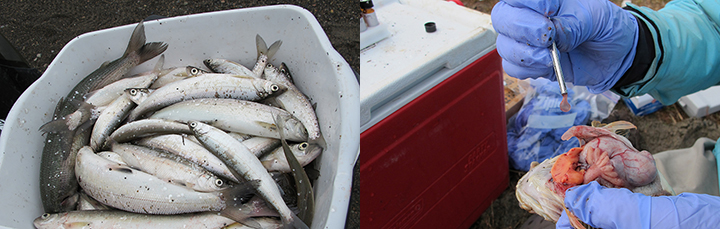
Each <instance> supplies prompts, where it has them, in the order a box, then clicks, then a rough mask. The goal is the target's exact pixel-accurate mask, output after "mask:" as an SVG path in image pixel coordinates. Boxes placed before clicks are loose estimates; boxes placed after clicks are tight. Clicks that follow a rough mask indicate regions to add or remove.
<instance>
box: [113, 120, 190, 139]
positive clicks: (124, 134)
mask: <svg viewBox="0 0 720 229" xmlns="http://www.w3.org/2000/svg"><path fill="white" fill-rule="evenodd" d="M162 134H193V132H192V130H190V128H188V126H187V125H186V124H183V123H179V122H175V121H169V120H163V119H153V118H150V119H141V120H137V121H134V122H128V123H126V124H125V125H122V126H120V127H119V128H118V129H117V130H115V132H113V133H112V134H110V137H108V141H109V142H111V143H112V142H119V143H122V142H128V141H131V140H133V139H138V138H143V137H148V136H153V135H162Z"/></svg>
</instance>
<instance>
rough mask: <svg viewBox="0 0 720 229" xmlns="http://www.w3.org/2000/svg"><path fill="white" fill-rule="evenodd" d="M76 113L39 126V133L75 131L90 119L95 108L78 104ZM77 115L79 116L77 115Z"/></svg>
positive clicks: (87, 104) (82, 103) (85, 104)
mask: <svg viewBox="0 0 720 229" xmlns="http://www.w3.org/2000/svg"><path fill="white" fill-rule="evenodd" d="M80 103H81V104H80V107H79V108H78V110H77V111H75V112H73V113H72V114H69V115H66V116H64V117H60V118H57V119H55V120H53V121H50V122H47V123H45V124H43V125H42V126H40V129H39V130H40V131H42V132H45V133H57V132H61V131H72V130H75V129H76V128H77V127H78V126H80V125H81V124H83V123H85V122H87V121H88V120H90V119H92V118H93V117H92V110H93V109H95V106H93V105H92V104H89V103H86V102H80ZM77 114H79V116H78V115H77Z"/></svg>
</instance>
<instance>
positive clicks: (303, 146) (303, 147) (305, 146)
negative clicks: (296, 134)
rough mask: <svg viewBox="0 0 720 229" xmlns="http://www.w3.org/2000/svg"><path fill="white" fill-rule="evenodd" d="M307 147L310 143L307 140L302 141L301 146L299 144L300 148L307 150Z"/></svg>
mask: <svg viewBox="0 0 720 229" xmlns="http://www.w3.org/2000/svg"><path fill="white" fill-rule="evenodd" d="M307 147H308V143H307V142H303V143H300V146H298V148H299V149H300V150H305V149H307Z"/></svg>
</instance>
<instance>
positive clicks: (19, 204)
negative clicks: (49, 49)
mask: <svg viewBox="0 0 720 229" xmlns="http://www.w3.org/2000/svg"><path fill="white" fill-rule="evenodd" d="M134 27H135V25H126V26H120V27H116V28H111V29H106V30H100V31H95V32H91V33H87V34H83V35H80V36H78V37H76V38H75V39H73V40H72V41H70V42H69V43H68V44H67V45H65V47H64V48H63V49H62V50H61V51H60V52H59V53H58V55H57V57H56V58H55V60H53V62H52V63H51V64H50V65H49V66H48V68H47V70H46V71H45V73H44V74H43V75H42V77H41V78H40V79H38V81H37V82H35V83H34V84H33V85H31V86H30V87H29V88H28V89H27V91H25V93H23V94H22V96H20V98H19V99H18V101H17V102H16V103H15V105H14V106H13V108H12V110H11V111H10V113H9V114H8V116H7V120H6V123H5V127H4V129H3V130H2V134H1V135H0V152H2V154H0V196H2V199H1V200H0V227H10V228H33V225H32V221H33V220H34V219H35V218H36V217H38V216H40V215H42V214H43V209H42V203H41V200H40V191H39V190H40V189H39V188H38V186H39V176H40V175H39V171H40V168H39V166H40V158H41V154H42V149H43V142H44V140H45V137H43V136H41V133H40V132H39V131H38V128H39V127H40V125H42V124H43V123H45V122H47V121H50V120H51V117H52V115H53V109H54V107H55V105H56V104H57V102H58V99H60V98H61V97H64V96H65V95H66V94H67V93H68V92H69V91H70V89H71V88H72V87H73V86H74V85H75V84H77V83H78V82H79V81H80V80H81V79H82V78H84V77H85V76H86V75H88V74H89V73H90V72H92V71H93V70H95V69H97V68H98V67H99V66H100V64H102V63H103V62H105V61H109V60H114V59H116V58H118V57H120V56H121V55H122V53H123V51H124V50H125V47H126V46H127V42H128V40H129V37H130V34H131V33H132V30H133V28H134ZM145 32H146V36H147V40H148V42H150V41H164V42H167V43H168V44H169V47H168V49H167V51H166V52H165V53H164V54H165V57H166V59H165V66H166V67H170V66H183V65H195V66H202V60H203V59H206V58H226V59H231V60H236V61H239V62H240V63H241V64H244V65H246V66H252V65H253V64H254V62H255V58H256V49H255V35H256V34H260V36H262V37H263V38H264V39H265V41H266V42H268V44H270V43H271V42H273V41H275V40H282V41H283V44H282V47H280V50H279V51H278V52H277V54H276V55H275V58H273V59H272V60H271V61H270V62H271V63H273V64H280V62H285V63H286V64H287V65H288V67H289V68H290V70H291V71H292V74H293V76H294V79H295V84H296V85H297V86H298V88H300V90H302V91H303V92H305V94H307V95H308V96H309V97H310V99H311V100H312V102H314V103H317V109H316V111H317V115H318V120H319V122H320V128H321V131H322V133H323V135H324V137H325V139H326V141H327V147H326V148H325V151H324V152H323V153H322V155H321V157H319V158H318V159H317V160H319V163H317V164H318V169H319V170H320V177H319V179H318V180H317V181H316V183H315V186H314V188H315V200H316V212H315V218H314V220H313V223H312V228H342V227H344V225H345V219H346V215H347V208H348V203H349V199H350V190H351V185H352V168H353V164H354V162H355V160H356V157H357V155H358V152H359V141H360V130H359V129H360V118H359V114H360V108H359V107H360V105H359V103H360V102H359V85H358V83H357V81H356V79H355V76H354V74H353V72H352V70H351V68H350V66H349V65H348V64H347V62H346V61H345V60H344V59H343V58H342V57H341V56H340V55H339V54H338V53H337V51H335V50H334V49H333V48H332V45H331V44H330V41H329V40H328V38H327V36H326V35H325V33H324V32H323V30H322V28H321V27H320V24H319V23H318V22H317V20H316V19H315V17H314V16H313V15H312V14H311V13H310V12H308V11H307V10H305V9H302V8H300V7H297V6H291V5H277V6H267V7H257V8H245V9H238V10H229V11H220V12H212V13H204V14H196V15H188V16H180V17H174V18H166V19H162V20H157V21H148V22H145ZM155 63H156V59H153V60H150V61H148V62H147V63H145V64H143V65H140V66H138V67H137V68H136V69H134V70H133V72H142V71H147V70H150V69H151V68H152V66H153V65H154V64H155Z"/></svg>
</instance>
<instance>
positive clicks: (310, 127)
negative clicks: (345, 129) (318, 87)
mask: <svg viewBox="0 0 720 229" xmlns="http://www.w3.org/2000/svg"><path fill="white" fill-rule="evenodd" d="M265 79H267V80H270V81H272V82H274V83H276V84H278V85H282V86H284V87H286V88H287V90H286V91H285V92H283V93H282V94H279V95H277V96H274V97H271V98H267V99H266V101H267V102H270V103H271V104H274V105H277V106H279V107H282V108H283V109H285V110H286V111H288V112H290V114H292V115H293V116H295V118H297V119H298V120H300V122H302V124H303V126H305V128H306V129H307V133H308V139H309V140H310V141H314V140H316V139H318V138H319V137H320V125H318V120H317V116H316V115H315V109H313V107H312V104H310V100H308V98H307V97H306V96H305V94H303V93H302V92H301V91H300V90H299V89H298V88H297V87H295V85H294V84H293V83H292V82H291V81H290V72H289V71H288V69H287V66H285V63H282V65H281V67H280V69H278V68H275V67H274V66H272V65H270V64H268V66H267V67H266V68H265Z"/></svg>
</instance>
